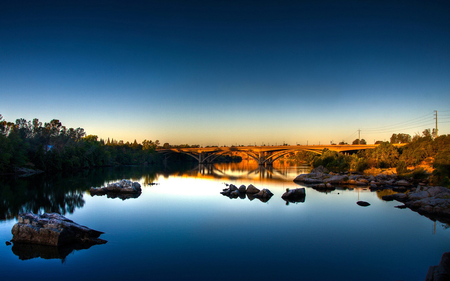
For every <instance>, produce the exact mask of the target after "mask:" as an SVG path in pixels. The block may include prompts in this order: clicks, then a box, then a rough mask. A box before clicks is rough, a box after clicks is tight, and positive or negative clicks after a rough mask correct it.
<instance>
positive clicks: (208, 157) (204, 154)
mask: <svg viewBox="0 0 450 281" xmlns="http://www.w3.org/2000/svg"><path fill="white" fill-rule="evenodd" d="M377 146H378V144H372V145H369V144H364V145H363V144H359V145H348V144H347V145H295V146H294V145H291V146H289V145H283V146H281V145H280V146H232V147H197V148H162V149H157V150H156V152H158V153H161V154H164V155H166V157H167V158H168V157H169V156H170V155H171V154H173V153H182V154H186V155H189V156H191V157H193V158H195V159H196V160H197V161H198V163H199V164H210V163H212V162H213V161H214V160H215V159H216V158H217V157H219V156H221V155H224V154H233V153H235V152H239V153H245V154H247V155H248V156H249V157H250V158H253V159H254V160H256V162H257V163H258V164H259V165H264V166H271V165H273V162H275V161H276V160H277V159H279V158H281V157H283V156H284V155H286V154H289V153H292V152H297V151H302V150H303V151H310V152H314V153H317V154H322V152H323V150H324V149H325V148H327V149H329V150H331V151H336V152H354V151H358V150H364V149H372V148H376V147H377Z"/></svg>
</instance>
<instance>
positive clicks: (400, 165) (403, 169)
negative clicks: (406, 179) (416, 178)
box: [396, 161, 408, 175]
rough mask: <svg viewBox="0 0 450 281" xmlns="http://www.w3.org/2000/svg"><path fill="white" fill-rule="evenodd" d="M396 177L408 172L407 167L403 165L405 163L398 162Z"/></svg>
mask: <svg viewBox="0 0 450 281" xmlns="http://www.w3.org/2000/svg"><path fill="white" fill-rule="evenodd" d="M396 170H397V175H403V174H406V173H407V172H408V167H407V165H406V163H405V161H399V162H398V164H397V167H396Z"/></svg>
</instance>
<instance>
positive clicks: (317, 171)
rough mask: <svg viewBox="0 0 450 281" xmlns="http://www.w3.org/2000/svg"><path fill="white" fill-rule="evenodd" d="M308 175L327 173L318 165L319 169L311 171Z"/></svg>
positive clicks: (325, 169)
mask: <svg viewBox="0 0 450 281" xmlns="http://www.w3.org/2000/svg"><path fill="white" fill-rule="evenodd" d="M310 173H311V174H319V173H320V174H325V173H328V170H327V168H325V167H324V166H322V165H320V166H319V167H316V168H314V169H312V170H311V172H310Z"/></svg>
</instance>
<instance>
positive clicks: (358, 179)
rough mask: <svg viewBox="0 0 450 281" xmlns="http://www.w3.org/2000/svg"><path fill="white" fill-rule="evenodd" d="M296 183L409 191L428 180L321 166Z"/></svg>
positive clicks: (330, 187)
mask: <svg viewBox="0 0 450 281" xmlns="http://www.w3.org/2000/svg"><path fill="white" fill-rule="evenodd" d="M294 182H296V183H303V184H306V185H308V186H309V187H312V188H314V189H318V190H334V189H335V188H336V187H337V186H340V187H342V186H349V187H368V188H370V190H372V191H374V190H380V189H387V188H390V189H392V190H394V191H407V190H408V189H410V188H413V187H415V185H416V184H418V185H426V184H427V182H428V180H422V181H415V180H413V179H409V178H400V177H398V176H397V175H396V174H378V175H376V176H374V175H360V174H351V173H344V174H338V173H333V172H328V171H327V170H326V169H325V168H323V167H322V166H319V167H317V168H315V169H313V170H311V172H310V173H309V174H301V175H299V176H297V177H296V178H295V179H294Z"/></svg>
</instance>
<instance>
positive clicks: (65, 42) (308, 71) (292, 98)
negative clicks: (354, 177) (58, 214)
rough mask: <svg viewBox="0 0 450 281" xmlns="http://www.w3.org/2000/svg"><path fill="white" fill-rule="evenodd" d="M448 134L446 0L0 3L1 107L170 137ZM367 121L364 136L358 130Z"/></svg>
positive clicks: (94, 129) (104, 130)
mask: <svg viewBox="0 0 450 281" xmlns="http://www.w3.org/2000/svg"><path fill="white" fill-rule="evenodd" d="M435 111H437V114H438V132H439V134H449V133H450V2H448V1H439V0H436V1H414V0H410V1H369V0H368V1H320V0H318V1H282V0H281V1H264V0H259V1H248V0H241V1H220V0H219V1H217V0H215V1H199V0H198V1H172V0H165V1H152V0H149V1H114V0H111V1H95V0H91V1H84V0H78V1H46V0H42V1H27V0H22V1H21V0H11V1H9V0H2V1H0V114H1V115H2V116H3V118H4V119H5V120H7V121H15V120H16V119H18V118H24V119H26V120H32V119H34V118H38V119H39V120H40V121H41V122H50V121H51V120H52V119H58V120H59V121H61V123H62V124H63V125H64V126H66V127H68V128H69V127H72V128H78V127H81V128H84V129H85V131H86V132H87V134H93V135H97V136H99V138H103V139H105V140H106V139H107V138H112V139H115V140H123V141H125V142H126V141H130V142H132V141H134V140H135V139H136V140H137V141H138V142H142V141H143V140H144V139H147V140H153V141H155V140H159V141H160V142H161V143H170V144H191V145H192V144H199V145H202V146H207V145H219V146H222V145H228V146H229V145H249V144H251V145H255V144H256V145H263V144H264V145H275V144H277V145H280V144H283V143H288V144H291V145H295V144H309V145H311V144H319V143H320V144H329V143H331V142H334V143H339V142H341V141H345V142H349V143H351V142H352V141H353V140H354V139H356V138H358V135H359V134H360V136H361V138H363V139H365V140H366V141H367V142H368V143H373V142H374V141H376V140H382V141H384V140H389V138H390V136H391V135H392V134H393V133H408V134H410V135H412V136H413V135H414V134H416V133H421V132H422V131H423V130H424V129H427V128H434V127H435ZM358 130H360V131H358Z"/></svg>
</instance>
